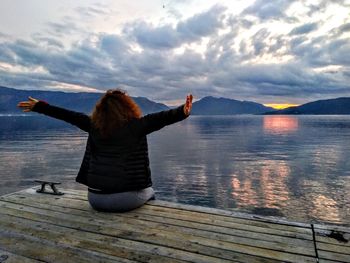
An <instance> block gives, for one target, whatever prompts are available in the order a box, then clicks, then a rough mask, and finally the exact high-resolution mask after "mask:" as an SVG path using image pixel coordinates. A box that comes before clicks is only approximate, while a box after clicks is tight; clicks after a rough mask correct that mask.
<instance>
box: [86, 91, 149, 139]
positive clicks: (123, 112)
mask: <svg viewBox="0 0 350 263" xmlns="http://www.w3.org/2000/svg"><path fill="white" fill-rule="evenodd" d="M141 115H142V113H141V110H140V108H139V106H138V105H137V104H136V103H135V101H134V100H133V99H132V98H131V97H130V96H129V95H128V94H127V93H126V92H124V91H122V90H119V89H114V90H108V91H107V92H106V93H105V94H104V95H103V96H102V97H101V99H100V100H99V101H98V102H97V103H96V105H95V108H94V110H93V112H92V116H91V120H92V124H93V126H94V128H95V129H97V130H98V132H99V133H100V134H101V136H102V137H104V138H106V137H110V136H112V134H113V133H114V132H115V131H116V130H117V129H118V128H120V127H122V126H124V125H125V124H126V123H127V122H129V121H130V120H131V119H134V118H140V117H141Z"/></svg>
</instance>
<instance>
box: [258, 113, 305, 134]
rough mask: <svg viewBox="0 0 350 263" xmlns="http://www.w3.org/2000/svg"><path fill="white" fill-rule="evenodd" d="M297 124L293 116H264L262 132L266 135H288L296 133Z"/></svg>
mask: <svg viewBox="0 0 350 263" xmlns="http://www.w3.org/2000/svg"><path fill="white" fill-rule="evenodd" d="M298 128H299V122H298V118H297V117H293V116H281V115H278V116H274V115H272V116H268V115H267V116H264V131H266V132H268V133H290V132H294V131H297V130H298Z"/></svg>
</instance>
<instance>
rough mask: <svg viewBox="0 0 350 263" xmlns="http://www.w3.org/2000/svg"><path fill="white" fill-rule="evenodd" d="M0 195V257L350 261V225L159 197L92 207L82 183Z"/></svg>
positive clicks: (0, 259)
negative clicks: (118, 208)
mask: <svg viewBox="0 0 350 263" xmlns="http://www.w3.org/2000/svg"><path fill="white" fill-rule="evenodd" d="M63 192H65V194H64V195H63V196H54V195H47V194H39V193H36V191H35V189H34V188H31V189H27V190H24V191H20V192H16V193H13V194H9V195H5V196H2V197H0V262H1V263H9V262H55V263H56V262H62V263H67V262H74V263H76V262H94V263H96V262H161V263H164V262H203V263H208V262H244V263H255V262H256V263H257V262H297V263H301V262H324V263H332V262H333V263H335V262H350V241H349V239H350V228H347V227H337V226H330V225H318V224H315V225H310V224H303V223H296V222H288V221H285V220H279V219H276V218H267V217H260V216H253V215H248V214H241V213H236V212H230V211H225V210H219V209H212V208H206V207H198V206H190V205H182V204H178V203H171V202H165V201H160V200H154V201H150V202H148V203H147V204H146V205H144V206H143V207H141V208H139V209H136V210H134V211H131V212H127V213H101V212H96V211H94V210H92V209H91V208H90V206H89V204H88V202H87V195H86V192H84V191H77V190H63Z"/></svg>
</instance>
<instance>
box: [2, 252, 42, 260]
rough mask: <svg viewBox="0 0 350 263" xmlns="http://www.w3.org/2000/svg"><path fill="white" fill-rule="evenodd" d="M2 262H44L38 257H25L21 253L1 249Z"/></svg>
mask: <svg viewBox="0 0 350 263" xmlns="http://www.w3.org/2000/svg"><path fill="white" fill-rule="evenodd" d="M0 262H3V263H18V262H21V263H34V262H42V261H39V260H36V259H31V258H27V257H23V256H20V255H16V254H13V253H11V252H8V251H5V250H2V249H0Z"/></svg>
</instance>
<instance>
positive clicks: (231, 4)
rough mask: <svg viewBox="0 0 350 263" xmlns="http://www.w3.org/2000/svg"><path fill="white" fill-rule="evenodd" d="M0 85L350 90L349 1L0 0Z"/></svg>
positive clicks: (147, 90) (285, 95)
mask: <svg viewBox="0 0 350 263" xmlns="http://www.w3.org/2000/svg"><path fill="white" fill-rule="evenodd" d="M0 86H7V87H14V88H21V89H44V90H64V91H96V90H98V91H104V90H106V89H109V88H115V87H121V88H123V89H125V90H127V91H128V92H129V94H130V95H132V96H146V97H148V98H150V99H152V100H155V101H159V102H165V103H168V104H170V105H171V104H176V103H177V102H178V100H179V99H182V98H184V97H185V95H186V94H187V93H189V92H191V93H193V94H194V96H195V97H196V98H197V99H198V98H201V97H204V96H208V95H211V96H215V97H228V98H234V99H239V100H254V101H257V102H260V103H295V104H300V103H304V102H308V101H311V100H315V99H323V98H335V97H340V96H350V0H296V1H291V0H269V1H267V0H255V1H254V0H243V1H240V0H236V1H232V0H230V1H211V0H210V1H209V0H207V1H205V0H177V1H171V0H164V1H162V0H148V1H133V0H99V1H96V0H94V1H92V0H75V1H70V0H60V1H56V0H26V1H24V0H1V2H0Z"/></svg>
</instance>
